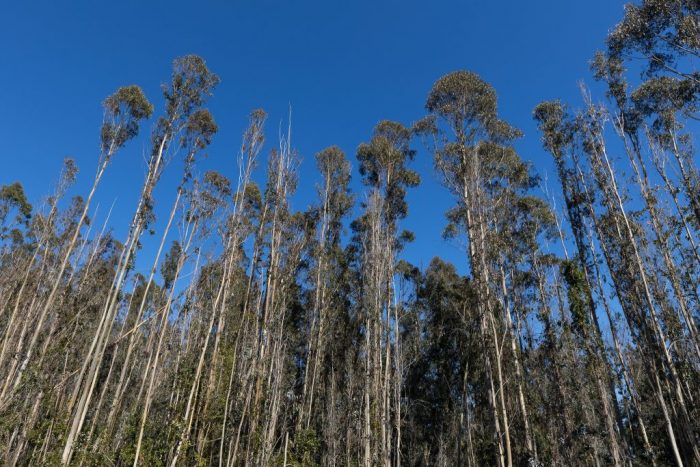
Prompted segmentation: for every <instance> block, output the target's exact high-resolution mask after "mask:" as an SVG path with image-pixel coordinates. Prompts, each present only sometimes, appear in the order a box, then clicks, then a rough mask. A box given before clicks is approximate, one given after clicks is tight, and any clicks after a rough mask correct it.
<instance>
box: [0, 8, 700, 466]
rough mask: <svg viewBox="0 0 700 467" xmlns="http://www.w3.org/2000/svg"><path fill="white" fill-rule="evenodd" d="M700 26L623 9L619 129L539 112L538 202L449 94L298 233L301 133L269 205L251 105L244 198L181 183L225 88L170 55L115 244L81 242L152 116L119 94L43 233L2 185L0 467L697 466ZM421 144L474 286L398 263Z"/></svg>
mask: <svg viewBox="0 0 700 467" xmlns="http://www.w3.org/2000/svg"><path fill="white" fill-rule="evenodd" d="M699 14H700V4H698V2H697V1H694V0H644V1H643V2H642V3H641V4H640V5H632V6H629V7H628V8H627V10H626V13H625V17H624V19H623V20H622V21H621V22H620V23H619V24H618V25H617V26H616V28H615V29H614V30H613V31H612V32H611V34H610V35H609V37H608V40H607V48H606V50H605V51H604V52H601V53H600V54H598V55H597V56H596V58H595V60H594V62H593V69H594V72H595V77H596V78H597V79H598V80H599V81H600V82H601V83H603V85H604V86H605V89H606V90H607V104H604V105H601V104H597V103H594V101H593V99H592V97H591V96H590V94H589V93H588V91H586V90H584V92H583V95H584V105H583V106H582V108H581V109H579V110H571V109H570V108H568V107H567V106H566V105H564V104H562V103H561V102H558V101H554V102H543V103H542V104H540V105H538V106H537V108H536V109H535V110H534V117H535V119H536V121H537V123H538V125H539V128H540V130H541V136H542V142H543V146H544V148H545V149H546V151H547V152H549V153H550V154H551V156H552V158H553V161H554V167H555V168H556V171H557V176H558V179H559V182H560V186H561V194H560V195H556V196H554V198H553V199H547V197H545V196H540V195H538V194H537V193H539V191H538V186H539V179H538V178H537V177H536V176H535V174H534V173H533V172H532V170H531V167H530V164H529V163H528V162H526V161H524V160H523V159H522V158H521V157H520V156H519V154H518V153H517V151H516V150H515V148H514V142H515V141H516V140H517V139H518V138H520V137H521V133H520V131H519V130H518V129H517V128H514V127H513V126H511V125H510V124H509V123H508V122H506V121H504V120H503V119H501V118H500V117H499V115H498V111H497V98H496V93H495V91H494V89H493V88H492V87H491V86H490V85H489V84H488V83H486V82H484V81H483V80H482V79H481V78H480V77H479V76H477V75H475V74H473V73H470V72H463V71H460V72H454V73H450V74H448V75H446V76H444V77H442V78H440V79H439V80H438V81H437V82H436V83H435V84H434V86H433V88H432V90H430V92H429V94H428V98H427V101H426V105H425V108H426V117H425V118H423V119H421V120H420V121H418V122H416V123H414V124H413V125H411V126H410V127H407V126H404V125H403V124H401V123H397V122H390V121H383V122H380V123H379V124H378V125H377V126H376V128H375V129H374V132H373V134H372V135H370V137H369V138H368V142H366V143H363V144H361V145H360V146H359V148H358V150H357V154H356V158H357V163H358V166H359V174H360V176H361V177H362V181H363V184H364V190H363V192H362V193H359V194H357V195H354V194H353V193H351V191H350V188H349V186H350V178H351V173H352V170H351V163H350V162H349V160H348V159H347V158H346V155H345V154H344V153H343V151H341V150H340V149H339V148H337V147H330V148H327V149H324V150H322V151H320V152H319V153H318V154H316V156H315V160H316V165H317V169H318V176H319V180H320V181H319V183H318V186H317V192H318V198H317V201H316V203H315V204H314V205H313V206H311V207H310V208H308V209H307V210H304V211H293V210H292V209H291V208H290V203H289V200H290V197H291V196H292V195H293V193H294V191H295V188H296V182H297V180H296V177H297V171H296V169H297V166H298V156H297V154H296V153H295V151H294V150H293V148H292V146H291V145H290V139H289V134H290V133H291V131H289V132H288V133H287V136H286V137H282V138H281V140H280V141H279V144H278V145H277V147H276V148H275V149H271V150H269V151H268V152H267V158H266V163H267V170H266V177H265V180H266V182H265V184H264V186H259V185H257V184H256V183H255V182H254V180H253V173H254V170H255V169H256V167H258V165H259V164H261V163H262V162H263V157H262V155H263V149H264V143H265V131H264V126H265V119H266V115H265V113H264V112H263V111H261V110H256V111H253V112H252V113H251V114H250V119H249V126H248V128H247V129H246V131H245V132H244V134H243V137H242V143H241V147H240V150H239V151H238V153H237V155H236V157H237V167H238V173H237V174H236V176H235V177H234V178H233V181H232V180H230V179H229V178H227V177H226V176H225V175H224V174H220V173H217V172H206V173H204V175H203V176H201V177H200V176H196V174H197V173H198V171H197V170H196V166H197V164H198V161H199V159H200V156H201V155H202V154H203V152H204V151H206V148H207V146H208V145H209V144H210V142H211V140H212V138H213V137H214V135H215V133H216V132H217V125H216V123H215V121H214V119H213V117H212V115H211V114H210V113H209V111H208V110H207V109H206V101H207V99H208V98H209V97H210V95H211V94H212V93H213V90H214V89H215V87H216V85H217V83H218V77H217V76H216V75H215V74H214V73H213V72H211V71H210V70H209V69H208V68H207V65H206V63H205V62H204V61H203V60H202V59H201V58H200V57H197V56H186V57H182V58H179V59H177V60H175V62H174V67H173V72H172V76H171V79H170V81H169V83H168V84H167V85H165V86H164V91H163V99H164V102H165V105H164V111H163V114H162V115H161V116H159V117H157V118H156V120H155V123H154V125H153V130H152V134H151V150H150V152H149V158H148V170H147V174H146V178H145V180H144V182H143V185H142V187H141V196H140V197H139V200H138V204H137V206H136V207H135V209H134V212H133V217H132V219H131V221H130V224H129V229H128V234H127V235H126V238H125V239H123V240H120V239H117V238H115V237H114V236H113V234H112V233H111V231H110V230H109V228H108V227H107V221H105V223H104V225H101V226H100V225H95V224H94V223H93V220H92V219H91V218H90V217H89V216H90V213H91V210H92V209H94V207H93V206H92V201H93V197H94V195H95V193H96V191H97V189H98V186H99V184H100V183H101V181H102V179H103V177H104V175H105V174H106V173H107V172H108V168H109V165H110V162H111V161H112V159H113V158H114V157H118V156H119V155H118V153H119V152H121V151H122V150H123V149H124V148H125V147H126V146H127V145H128V143H129V140H131V139H133V138H134V137H135V136H137V134H138V133H139V131H140V129H141V127H142V126H143V125H144V122H146V121H149V119H151V118H152V114H153V111H154V110H153V106H152V105H151V104H150V103H149V101H148V100H147V99H146V97H145V96H144V94H143V92H142V91H141V89H140V88H139V87H138V86H128V87H123V88H120V89H118V90H117V91H116V92H115V93H114V94H113V95H111V96H109V97H108V98H106V99H105V101H104V102H103V106H104V112H105V113H104V114H105V118H104V122H103V124H102V127H101V129H100V141H101V144H100V154H99V158H98V165H97V171H96V174H95V178H94V183H93V185H92V188H91V189H90V192H89V194H88V195H87V197H86V198H82V197H79V196H76V197H74V198H72V199H70V200H65V199H64V198H65V196H66V193H67V192H68V190H69V188H70V186H71V184H72V183H73V182H74V180H75V178H76V175H77V168H76V167H75V165H74V164H73V162H71V161H69V160H68V161H66V164H65V169H64V170H63V172H62V173H61V176H60V180H59V182H58V184H57V188H56V192H55V193H53V194H52V195H51V196H50V197H49V198H48V201H47V203H46V208H45V209H42V210H34V209H33V207H32V206H31V204H30V203H29V201H28V200H27V199H26V197H25V195H24V192H23V189H22V186H21V185H20V184H19V183H15V184H12V185H8V186H4V187H2V188H1V189H0V375H2V378H1V379H0V446H2V455H3V463H4V464H6V465H68V464H71V465H85V466H88V465H169V466H176V465H200V464H201V465H219V466H221V465H283V466H289V465H304V466H309V465H331V466H333V465H363V466H371V465H385V466H393V465H396V466H398V465H401V464H404V465H441V466H452V465H469V466H476V465H494V464H495V465H499V466H501V467H505V466H512V465H616V466H622V465H659V466H661V465H674V464H675V465H700V451H699V448H698V445H700V422H699V421H698V420H700V413H698V410H699V409H698V403H697V400H698V398H700V391H699V390H698V388H700V335H699V334H698V320H699V319H700V295H699V287H700V249H699V248H700V247H699V246H698V241H700V238H699V237H698V231H699V230H700V173H699V172H698V168H697V164H696V163H695V157H694V154H695V153H694V149H693V147H692V132H693V128H694V125H696V123H695V122H696V121H697V120H698V113H697V111H698V104H699V103H700V73H699V72H697V71H695V69H696V66H697V59H698V57H699V56H700V24H699V22H698V15H699ZM628 69H630V70H632V71H628ZM639 73H641V75H640V76H641V79H637V78H636V76H637V75H639ZM419 147H425V148H427V149H428V150H429V151H430V152H431V153H432V154H433V156H434V161H435V167H436V172H437V174H438V175H439V177H440V179H441V181H442V183H443V185H444V187H445V188H446V189H447V190H448V191H449V193H450V194H451V195H452V196H453V198H454V205H453V207H452V208H451V209H449V210H448V211H447V213H446V219H447V222H446V229H445V235H446V237H448V238H459V239H462V240H463V244H464V246H465V248H464V253H465V256H464V257H463V259H457V261H460V262H465V263H466V264H467V266H468V268H467V269H468V271H469V274H468V275H466V276H462V275H460V274H459V273H458V272H457V269H456V268H455V266H454V265H452V264H450V263H449V262H446V261H445V260H442V259H439V258H435V259H433V261H432V262H431V263H430V265H429V266H428V267H427V268H426V269H425V270H420V269H419V268H417V267H415V266H413V265H411V264H409V263H407V262H406V261H404V260H402V259H401V251H402V249H403V247H404V246H405V245H406V244H407V243H408V242H410V241H412V239H413V234H412V233H411V232H409V231H406V230H404V229H403V228H402V222H403V221H404V219H405V218H406V217H407V215H408V204H407V202H406V193H407V191H408V190H409V189H412V188H415V187H417V186H418V185H419V183H420V177H419V175H418V174H417V173H416V172H415V171H413V170H412V169H411V168H410V165H411V162H412V160H413V159H414V157H415V154H416V150H417V148H419ZM175 158H178V159H180V160H182V161H184V163H183V164H182V167H183V173H182V177H181V181H180V183H179V184H178V186H177V187H175V193H174V201H173V204H172V205H171V206H170V207H169V208H167V207H166V208H163V209H158V211H163V212H165V213H166V217H165V218H164V219H162V220H161V221H160V222H159V223H158V224H156V223H155V212H156V206H157V204H156V199H155V197H154V190H155V188H156V186H157V185H158V183H159V181H160V178H161V175H162V173H163V171H164V170H165V168H166V167H167V166H168V165H169V164H168V162H169V161H171V160H173V159H175ZM556 199H563V203H556V202H555V201H554V200H556ZM356 204H359V208H360V211H359V212H360V215H359V216H358V217H357V218H356V219H354V220H353V219H351V215H352V213H353V208H354V207H355V205H356ZM558 205H562V209H561V210H558V209H557V206H558ZM156 227H157V228H158V229H157V230H158V232H155V231H154V230H156ZM147 232H151V234H152V235H157V236H158V237H159V241H158V242H157V243H158V246H157V248H155V249H154V250H152V251H146V250H142V249H141V239H142V237H143V235H144V234H146V233H147ZM173 238H177V240H173ZM137 256H138V257H139V261H138V264H142V263H144V262H147V263H150V266H148V267H136V266H135V265H136V257H137Z"/></svg>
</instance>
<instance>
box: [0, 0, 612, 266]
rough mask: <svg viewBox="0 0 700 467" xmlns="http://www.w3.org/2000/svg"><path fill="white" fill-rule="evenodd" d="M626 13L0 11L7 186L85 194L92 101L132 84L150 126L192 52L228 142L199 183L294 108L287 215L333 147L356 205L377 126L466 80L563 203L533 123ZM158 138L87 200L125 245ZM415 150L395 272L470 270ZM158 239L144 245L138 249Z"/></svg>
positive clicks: (483, 2)
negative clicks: (75, 174) (75, 172)
mask: <svg viewBox="0 0 700 467" xmlns="http://www.w3.org/2000/svg"><path fill="white" fill-rule="evenodd" d="M61 3H64V4H63V5H62V4H61ZM69 4H70V5H69ZM622 13H623V2H622V1H618V0H588V1H586V2H574V1H569V0H533V1H530V2H523V1H514V0H507V1H506V0H504V1H500V2H495V1H487V0H462V1H445V0H435V1H431V2H414V1H391V2H389V1H364V0H358V1H350V2H335V1H328V0H327V1H277V2H273V1H268V0H262V1H230V2H223V1H221V2H213V1H200V2H181V1H167V2H166V1H158V2H156V1H143V0H142V1H124V2H102V1H90V2H88V1H74V2H56V1H29V0H28V1H24V2H5V4H4V5H3V6H2V7H0V141H1V144H0V161H2V169H1V170H0V184H6V183H10V182H13V181H15V180H19V181H21V182H22V183H23V184H24V185H25V188H26V190H27V193H28V195H29V197H30V198H31V200H32V201H33V202H35V203H36V204H38V201H39V200H40V199H41V198H42V197H44V196H46V195H47V194H49V193H50V192H51V191H52V189H53V188H52V187H53V185H54V184H55V181H56V178H57V175H58V171H59V169H60V167H61V163H62V160H63V158H64V157H66V156H70V157H73V158H74V159H75V160H76V162H77V164H78V166H79V167H80V168H81V173H80V175H79V179H78V183H77V184H76V186H75V187H74V188H73V189H72V191H71V194H77V193H82V194H84V193H85V192H86V191H87V190H86V189H87V187H88V186H89V184H90V183H91V181H92V177H93V174H94V170H95V167H96V163H97V151H98V135H99V131H98V130H99V126H100V123H101V116H102V110H101V105H100V103H101V101H102V99H104V97H105V96H107V95H109V94H110V93H112V92H113V91H114V90H115V89H116V88H117V87H119V86H122V85H127V84H138V85H140V86H141V87H142V88H143V89H144V91H145V93H146V95H147V96H148V98H149V99H150V100H151V101H152V102H153V103H154V104H155V106H156V113H158V111H159V110H160V109H161V108H162V99H161V95H160V90H159V86H160V84H161V83H163V82H165V81H167V79H168V77H169V74H170V67H171V63H172V60H173V58H175V57H178V56H181V55H184V54H188V53H196V54H199V55H201V56H202V57H204V58H205V59H206V61H207V63H208V65H209V67H210V68H211V69H212V70H213V71H214V72H216V73H217V74H219V76H220V77H221V84H220V85H219V86H218V88H217V89H216V91H215V95H214V96H213V97H212V99H211V100H210V104H209V108H210V109H211V111H212V113H213V115H214V117H215V119H216V121H217V122H218V124H219V128H220V131H219V134H218V135H217V136H216V138H215V141H214V143H213V144H212V146H211V147H210V149H209V151H208V152H209V157H208V159H207V160H206V161H205V162H204V163H203V164H202V165H201V167H200V171H202V172H203V171H204V170H208V169H217V170H220V171H221V172H223V173H224V174H225V175H227V176H229V177H231V178H234V176H235V172H234V169H235V167H234V161H235V155H236V152H237V148H238V146H239V144H240V134H241V132H242V131H243V129H244V127H245V124H246V119H247V114H248V113H249V112H250V110H252V109H254V108H263V109H265V110H266V111H267V112H268V113H269V120H268V127H267V128H268V144H267V148H268V149H269V148H271V147H273V146H274V145H276V136H277V133H278V128H279V126H280V124H283V125H286V123H285V122H286V118H287V112H288V109H289V106H290V105H291V107H292V127H293V130H292V131H293V135H292V144H293V146H294V147H295V148H296V149H297V150H298V151H299V153H300V155H301V157H302V159H303V162H302V165H301V168H300V173H299V178H300V183H299V191H298V194H297V195H296V196H295V198H294V202H293V207H294V208H296V209H304V208H306V207H307V206H308V204H309V203H310V202H312V201H313V199H314V196H315V193H314V184H315V183H316V181H317V175H316V172H315V169H314V162H313V155H314V154H315V153H316V152H318V151H319V150H321V149H323V148H324V147H327V146H329V145H338V146H340V147H341V148H342V149H343V150H344V151H345V152H346V154H347V155H348V158H349V159H350V160H351V162H352V163H353V167H354V169H355V171H354V182H353V187H354V188H355V191H356V192H359V191H360V190H361V185H360V183H359V174H357V163H356V161H355V151H356V148H357V146H358V145H359V144H360V143H361V142H363V141H367V140H368V138H369V136H370V134H371V131H372V128H373V126H374V125H375V124H376V123H377V122H378V121H379V120H382V119H391V120H397V121H401V122H403V123H405V124H410V123H411V122H413V121H415V120H417V119H418V118H420V117H422V116H423V115H424V107H423V106H424V103H425V98H426V96H427V93H428V91H429V90H430V87H431V85H432V83H433V82H434V81H435V80H436V79H438V78H439V77H440V76H442V75H444V74H446V73H449V72H451V71H454V70H460V69H466V70H471V71H474V72H476V73H478V74H480V75H481V76H482V77H483V78H484V79H485V80H487V81H488V82H490V83H491V84H492V85H493V86H494V87H495V88H496V90H497V93H498V95H499V108H500V111H501V114H502V116H503V118H505V119H506V120H508V121H510V122H511V123H512V124H513V125H515V126H517V127H519V128H521V129H522V130H523V131H524V133H525V136H524V138H523V139H522V140H520V141H519V142H518V143H517V148H518V150H519V151H520V153H521V154H522V156H523V157H524V158H525V159H527V160H530V161H532V163H533V165H534V167H535V170H536V171H537V172H538V173H539V174H540V175H541V176H543V177H547V178H548V179H549V181H550V182H549V185H550V186H551V187H552V188H553V189H556V180H555V178H554V177H555V175H554V173H553V172H551V164H550V163H549V160H548V156H547V154H546V153H545V152H544V151H543V150H542V149H541V145H540V140H539V134H538V132H537V130H536V127H535V125H534V122H533V121H532V117H531V115H532V109H533V107H534V106H535V105H536V104H537V103H538V102H540V101H542V100H545V99H554V98H560V99H562V100H563V101H565V102H569V103H572V104H574V105H578V103H579V102H580V97H579V90H578V84H577V83H578V81H580V80H585V81H586V82H587V83H588V84H592V83H591V79H590V73H589V71H588V61H589V60H590V58H591V57H592V55H593V53H594V52H595V50H596V49H598V48H600V47H602V45H603V41H604V38H605V36H606V34H607V32H608V30H609V29H611V28H612V27H613V26H614V24H615V23H616V22H617V21H618V20H619V19H620V17H621V16H622ZM150 128H151V123H150V122H149V123H148V124H146V125H145V126H144V127H143V129H142V137H140V138H138V139H137V140H135V141H132V142H131V143H130V144H129V145H128V146H127V147H126V148H125V149H124V150H123V151H122V152H120V153H119V154H118V155H117V157H116V159H115V161H114V163H113V164H112V166H111V167H110V169H109V171H108V173H107V174H106V176H105V179H104V182H103V184H102V185H101V187H100V189H99V192H98V195H97V201H98V202H99V203H100V206H101V208H100V209H101V211H100V216H103V215H104V214H105V213H106V211H107V210H108V209H109V206H110V205H111V204H112V203H113V202H115V200H116V202H115V207H114V211H113V214H112V221H111V225H113V226H114V231H115V234H116V235H117V237H118V238H121V237H123V236H124V235H125V232H124V230H123V229H125V227H126V225H127V224H128V220H127V219H130V216H131V213H132V212H133V209H134V207H135V203H136V198H137V196H138V192H139V188H140V185H141V182H142V180H143V175H144V171H145V164H144V158H143V154H144V152H145V151H147V146H148V138H147V136H148V133H149V130H150ZM416 149H418V156H417V158H416V161H415V163H414V168H415V169H416V170H418V171H419V172H420V174H421V176H422V177H423V184H422V185H421V186H420V187H418V188H417V189H414V190H412V192H411V193H410V195H409V209H410V211H409V216H408V218H407V219H406V221H405V223H404V226H405V227H406V228H408V229H411V230H413V231H414V232H415V234H416V242H415V243H414V244H413V245H411V246H409V247H408V248H407V250H406V252H405V258H406V259H407V260H409V261H412V262H414V263H416V264H418V265H422V266H426V265H427V263H428V262H429V261H430V258H432V257H433V256H435V255H439V256H442V257H444V258H446V259H449V260H451V261H453V262H455V263H456V264H458V265H460V270H462V271H464V268H463V267H462V266H463V264H464V261H465V260H464V254H463V253H462V252H461V251H460V248H459V246H458V245H456V244H455V243H449V242H445V241H443V240H442V238H441V231H442V228H443V226H444V220H443V219H444V218H443V212H444V211H445V210H446V209H447V208H449V207H450V206H451V204H452V201H451V199H450V198H449V196H448V195H447V193H446V192H445V190H444V189H443V188H442V187H440V185H439V183H438V181H437V178H436V177H435V175H434V173H433V169H432V159H431V157H430V155H429V154H428V153H427V152H426V151H425V149H424V148H422V147H420V144H419V142H416ZM263 169H264V164H262V165H261V170H260V172H262V170H263ZM178 172H179V171H178V170H177V168H176V167H174V166H173V167H171V168H170V170H169V171H168V172H167V173H166V175H165V177H164V178H163V180H162V182H161V185H160V187H159V189H158V191H157V193H156V196H157V203H158V204H157V206H156V212H157V215H158V216H159V217H160V218H163V217H165V215H166V213H167V212H168V210H169V206H170V200H171V199H172V198H173V196H174V190H175V185H176V183H177V180H178V179H179V173H178ZM100 216H98V217H100ZM99 220H101V218H100V219H99ZM156 241H157V238H151V239H145V245H146V250H145V251H146V252H148V249H149V245H152V244H154V243H155V242H156ZM146 259H150V258H144V260H146Z"/></svg>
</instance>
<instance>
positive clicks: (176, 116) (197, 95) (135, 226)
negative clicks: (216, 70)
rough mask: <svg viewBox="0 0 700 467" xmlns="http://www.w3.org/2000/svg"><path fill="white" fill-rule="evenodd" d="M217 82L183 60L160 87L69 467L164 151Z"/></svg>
mask: <svg viewBox="0 0 700 467" xmlns="http://www.w3.org/2000/svg"><path fill="white" fill-rule="evenodd" d="M218 80H219V79H218V77H217V76H216V75H215V74H213V73H211V72H210V71H209V69H208V68H207V66H206V64H205V62H204V60H202V58H200V57H198V56H195V55H189V56H185V57H182V58H179V59H176V60H175V62H174V64H173V74H172V80H171V83H170V85H169V86H164V88H163V96H164V98H165V102H166V107H165V115H163V116H162V117H160V119H159V120H158V123H157V125H156V127H155V129H154V131H153V135H152V150H151V155H150V159H149V162H148V172H147V175H146V180H145V181H144V184H143V188H142V191H141V196H140V197H139V201H138V205H137V208H136V211H135V213H134V217H133V219H132V221H131V226H130V229H129V234H128V237H127V241H126V242H125V243H124V245H125V247H124V250H123V252H122V257H121V258H120V261H119V265H118V267H117V274H116V276H115V279H114V281H113V287H112V292H111V293H110V294H108V296H107V299H106V301H105V307H104V312H103V315H102V317H101V318H100V321H99V323H98V326H97V329H96V331H95V334H94V336H93V340H92V342H91V345H90V349H89V352H88V354H87V356H86V358H85V361H84V363H83V365H82V366H81V368H80V371H79V374H78V377H77V379H76V382H75V386H74V387H75V390H74V391H73V395H72V396H71V398H70V401H69V403H68V404H67V407H66V409H67V412H70V413H72V421H71V424H70V430H69V432H68V435H67V439H66V443H65V447H64V451H63V455H62V462H63V463H66V464H67V463H68V462H70V459H71V457H72V454H73V449H74V444H75V440H76V437H77V436H78V434H79V433H80V431H81V429H82V425H83V422H84V421H85V417H86V415H87V411H88V407H89V405H90V401H91V399H92V395H93V393H94V390H95V386H96V384H97V376H98V373H99V368H100V366H101V363H102V361H103V357H104V350H105V347H106V345H107V343H108V340H109V336H110V334H111V330H112V326H113V324H114V318H115V315H116V311H117V302H118V299H119V295H120V291H121V289H122V286H123V284H124V280H125V278H126V274H127V272H128V268H129V265H130V264H131V261H132V256H133V254H134V252H135V249H136V247H137V245H138V241H139V238H140V237H141V235H142V233H143V231H144V230H145V229H146V228H147V226H148V224H149V223H150V222H151V221H152V220H153V203H154V200H153V190H154V188H155V186H156V184H157V182H158V180H159V178H160V176H161V174H162V171H163V168H164V166H165V162H166V158H167V156H168V155H169V154H168V151H169V150H171V149H172V150H173V151H172V152H176V151H177V150H178V149H179V144H178V137H179V135H180V134H181V133H182V132H183V131H184V130H185V129H186V128H187V126H188V123H189V122H190V117H191V116H192V115H193V114H195V112H196V111H197V110H198V109H200V108H201V106H202V105H203V103H204V100H205V98H206V97H207V96H208V95H209V94H211V91H212V89H213V87H214V86H215V85H216V84H217V82H218Z"/></svg>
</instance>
